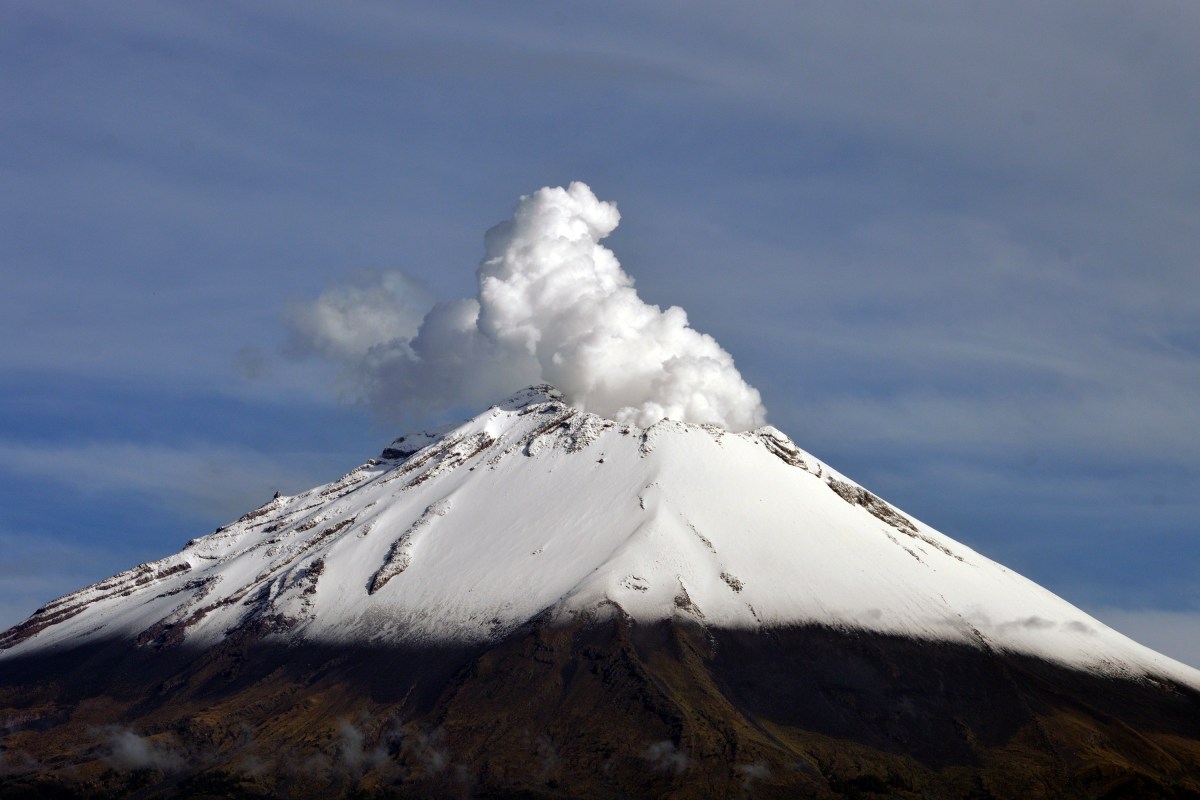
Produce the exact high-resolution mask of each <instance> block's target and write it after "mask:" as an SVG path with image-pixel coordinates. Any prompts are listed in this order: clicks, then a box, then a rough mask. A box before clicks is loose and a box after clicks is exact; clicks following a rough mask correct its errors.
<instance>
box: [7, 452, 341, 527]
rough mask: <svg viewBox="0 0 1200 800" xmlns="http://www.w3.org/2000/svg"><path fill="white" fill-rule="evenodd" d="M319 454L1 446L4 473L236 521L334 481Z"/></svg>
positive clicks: (75, 489) (87, 492)
mask: <svg viewBox="0 0 1200 800" xmlns="http://www.w3.org/2000/svg"><path fill="white" fill-rule="evenodd" d="M320 461H321V459H320V458H319V457H317V456H315V455H314V454H306V453H294V452H293V453H286V452H281V453H276V454H271V455H267V454H264V453H262V452H259V451H254V450H249V449H243V448H238V447H231V446H227V445H212V444H186V443H180V444H178V445H171V444H140V443H134V442H121V441H118V442H101V441H91V442H80V443H72V444H61V443H55V444H24V443H20V444H18V443H13V442H0V469H2V470H4V471H7V472H9V473H12V474H16V475H21V476H25V477H30V478H35V479H39V480H44V481H48V482H50V483H53V484H57V485H60V486H63V487H65V488H69V489H71V490H74V491H78V492H83V493H85V494H92V495H100V494H106V493H112V492H127V493H130V494H135V495H141V496H144V497H148V498H150V499H152V500H154V501H155V502H158V503H161V504H163V505H166V506H169V507H172V508H177V509H185V510H188V511H191V512H196V513H202V514H205V515H213V514H217V515H222V516H237V515H239V514H241V513H244V512H245V511H246V510H248V509H250V508H254V507H256V506H258V505H261V504H262V503H263V502H265V501H266V500H268V499H269V498H270V497H271V494H272V493H273V492H274V491H276V490H282V491H285V492H286V491H292V492H295V491H301V490H303V489H307V488H310V487H311V486H314V485H317V484H319V483H323V482H325V481H328V480H331V479H332V478H334V477H336V476H334V475H330V474H329V472H328V467H327V466H326V467H325V468H324V469H322V468H321V466H320Z"/></svg>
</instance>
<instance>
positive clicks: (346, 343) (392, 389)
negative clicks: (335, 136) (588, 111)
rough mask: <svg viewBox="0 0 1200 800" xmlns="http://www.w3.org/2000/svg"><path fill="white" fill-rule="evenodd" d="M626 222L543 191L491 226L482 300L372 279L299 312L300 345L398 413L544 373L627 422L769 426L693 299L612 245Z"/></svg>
mask: <svg viewBox="0 0 1200 800" xmlns="http://www.w3.org/2000/svg"><path fill="white" fill-rule="evenodd" d="M619 221H620V214H618V213H617V207H616V205H614V204H613V203H609V202H604V201H601V200H599V199H597V198H596V195H595V194H593V193H592V190H591V189H590V188H588V186H587V185H585V184H583V183H579V182H575V183H572V184H571V185H570V186H568V187H567V188H565V189H563V188H561V187H559V188H550V187H547V188H543V189H539V190H538V191H536V192H534V193H533V194H531V195H528V196H525V197H522V198H521V199H520V201H519V202H518V203H517V207H516V210H515V211H514V213H513V216H512V219H510V220H508V221H506V222H502V223H501V224H499V225H497V226H495V227H494V228H492V229H491V230H489V231H488V232H487V235H486V236H485V240H484V241H485V255H484V259H483V262H482V263H481V264H480V266H479V269H478V271H477V273H476V274H477V277H478V280H479V292H478V295H477V297H474V298H468V299H462V300H457V301H454V302H450V303H439V304H430V303H429V302H428V301H427V300H426V299H425V297H424V294H423V292H422V291H421V290H420V289H419V288H418V287H417V286H416V285H415V284H414V283H413V282H412V281H411V280H409V279H407V278H405V277H404V276H403V275H401V274H400V273H387V274H383V275H377V276H373V277H370V278H368V279H360V280H359V281H358V282H357V283H355V284H354V285H352V286H349V287H343V288H339V289H334V290H331V291H328V292H326V293H324V294H323V295H321V297H320V298H319V299H318V300H317V302H316V303H315V304H313V305H311V306H304V307H296V308H293V309H292V310H291V311H290V313H289V314H288V323H289V327H290V329H291V341H290V350H291V352H293V353H295V354H300V355H320V356H323V357H326V358H329V359H332V360H334V361H335V362H336V363H338V364H339V365H340V366H341V367H342V368H343V370H344V373H345V375H346V377H347V378H348V379H349V381H350V385H351V387H352V389H353V391H354V393H355V394H356V395H357V396H358V397H359V398H360V399H363V400H365V401H366V402H368V403H369V404H370V405H371V406H372V407H374V408H375V409H376V410H378V411H380V412H382V413H383V414H384V415H385V416H388V417H392V418H404V417H406V416H410V415H413V414H419V413H422V412H425V411H429V410H432V409H438V408H444V407H447V406H451V407H452V406H459V405H477V404H480V403H482V402H487V401H490V400H496V399H499V397H500V396H502V395H504V394H508V393H511V392H512V391H515V390H517V389H519V388H522V387H523V386H527V385H530V384H533V383H541V382H545V383H550V384H553V385H554V386H556V387H557V388H558V389H559V390H561V391H562V392H563V394H564V396H565V398H566V400H567V401H568V402H570V403H572V404H574V405H577V406H580V407H582V408H585V409H587V410H589V411H593V412H595V413H597V414H601V415H603V416H606V417H609V418H611V419H615V420H617V421H620V422H630V423H633V424H636V425H641V426H646V425H650V424H652V423H654V422H657V421H658V420H660V419H663V418H664V417H665V418H670V419H675V420H679V421H682V422H695V423H709V424H713V425H718V426H720V427H723V428H727V429H730V430H746V429H749V428H754V427H758V426H760V425H762V424H763V423H764V422H765V410H764V409H763V406H762V402H761V398H760V397H759V393H758V391H757V390H756V389H754V388H753V387H752V386H750V385H749V384H747V383H746V382H745V380H743V379H742V376H741V375H740V374H739V373H738V371H737V368H736V367H735V366H734V363H733V358H732V356H730V355H729V353H727V352H726V351H725V350H724V349H722V348H721V346H720V345H719V344H717V342H716V340H715V339H713V338H712V337H711V336H708V335H707V334H703V333H699V332H698V331H696V330H693V329H692V328H691V327H689V326H688V320H687V313H686V312H685V311H684V310H683V309H682V308H679V307H678V306H672V307H670V308H668V309H666V310H665V311H664V310H663V309H661V308H659V307H658V306H654V305H650V304H648V303H645V302H644V301H643V300H642V299H641V298H640V297H638V294H637V291H636V290H635V289H634V288H633V279H632V278H631V277H629V276H628V275H627V274H626V273H625V272H624V271H623V270H622V269H621V265H620V264H619V263H618V261H617V259H616V257H615V256H614V255H613V253H612V251H610V250H609V249H608V248H606V247H604V246H603V245H602V244H600V241H601V240H602V239H604V238H605V237H606V236H608V235H609V234H610V233H612V232H613V230H614V229H615V228H616V227H617V223H618V222H619Z"/></svg>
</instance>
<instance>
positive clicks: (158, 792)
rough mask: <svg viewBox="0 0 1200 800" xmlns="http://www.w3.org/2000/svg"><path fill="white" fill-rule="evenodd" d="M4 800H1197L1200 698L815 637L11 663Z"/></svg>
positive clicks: (587, 632) (943, 646)
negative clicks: (659, 799) (274, 799)
mask: <svg viewBox="0 0 1200 800" xmlns="http://www.w3.org/2000/svg"><path fill="white" fill-rule="evenodd" d="M0 736H2V737H3V738H2V747H3V750H0V798H15V797H30V798H33V797H39V798H40V797H55V796H63V797H68V796H69V797H121V796H135V797H164V796H166V797H196V798H200V797H212V798H216V797H223V798H233V797H276V796H277V797H364V798H368V797H369V798H390V797H513V798H517V797H528V798H535V797H546V798H559V797H561V798H567V797H571V798H579V797H596V798H621V797H633V798H643V797H671V798H691V797H696V798H701V797H703V798H711V797H763V798H772V797H778V798H795V797H914V798H915V797H947V798H950V797H953V798H965V797H978V798H1010V797H1020V798H1028V799H1029V800H1033V798H1059V797H1061V798H1078V797H1093V798H1125V797H1128V798H1188V797H1196V798H1200V693H1197V692H1195V691H1194V690H1191V689H1188V688H1186V687H1180V686H1173V685H1170V684H1167V683H1164V682H1153V681H1139V682H1135V681H1128V680H1118V679H1112V678H1103V677H1100V676H1097V675H1092V674H1088V673H1083V672H1078V671H1074V670H1070V669H1067V668H1064V667H1061V666H1056V665H1053V664H1049V663H1047V662H1044V661H1039V660H1036V659H1033V658H1028V657H1023V656H1015V655H1012V654H1004V653H996V652H991V651H988V650H985V649H980V648H974V647H967V646H963V645H953V644H947V643H935V642H921V641H915V640H912V639H906V638H902V637H891V636H883V635H878V634H867V633H862V632H850V631H836V630H831V629H828V628H818V627H804V628H790V629H783V630H774V631H770V632H751V631H724V630H712V629H705V628H701V627H698V626H694V625H679V624H666V623H664V624H659V625H635V624H632V623H628V622H623V621H622V622H614V623H605V624H594V625H579V626H575V627H569V628H561V627H552V626H548V625H534V626H531V627H530V628H528V629H526V630H524V631H522V632H520V633H519V634H516V635H513V636H510V637H509V638H507V639H505V640H503V641H501V642H499V643H498V644H495V645H491V646H478V647H419V648H418V647H395V648H369V649H368V648H333V647H318V646H313V645H297V646H287V645H281V644H276V643H270V642H267V641H263V640H250V639H242V640H230V641H227V642H225V643H224V644H222V645H220V646H219V647H216V648H213V649H212V650H208V651H194V650H188V649H187V648H183V647H178V648H167V649H161V650H154V649H151V648H135V647H133V646H131V645H120V644H117V643H109V644H106V645H102V646H93V647H89V648H86V649H78V650H74V651H70V652H62V653H58V654H55V655H50V656H41V657H36V658H26V659H20V660H11V661H4V662H0Z"/></svg>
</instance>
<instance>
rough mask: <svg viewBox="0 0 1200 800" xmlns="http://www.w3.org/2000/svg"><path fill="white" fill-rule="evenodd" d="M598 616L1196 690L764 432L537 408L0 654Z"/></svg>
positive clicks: (264, 515)
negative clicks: (931, 646) (889, 648)
mask: <svg viewBox="0 0 1200 800" xmlns="http://www.w3.org/2000/svg"><path fill="white" fill-rule="evenodd" d="M614 615H622V616H627V617H630V618H633V619H636V620H644V621H656V620H664V619H672V618H678V619H687V620H690V621H693V622H697V623H699V624H703V625H710V626H716V627H729V628H751V629H757V628H770V627H774V626H788V625H808V624H818V625H828V626H833V627H838V628H854V629H862V630H868V631H878V632H884V633H893V634H900V635H906V636H912V637H917V638H921V639H935V640H947V641H956V642H964V643H967V644H971V645H973V646H980V647H988V648H994V649H997V650H1012V651H1015V652H1022V653H1029V654H1032V655H1036V656H1041V657H1044V658H1048V659H1051V660H1054V661H1057V662H1060V663H1064V664H1068V665H1072V666H1076V667H1082V668H1086V669H1091V670H1095V671H1100V672H1103V673H1105V674H1118V675H1124V676H1129V677H1140V676H1155V677H1157V678H1163V679H1168V680H1174V681H1177V682H1182V683H1187V684H1189V685H1193V686H1196V687H1197V688H1200V674H1198V673H1197V672H1196V671H1195V670H1192V669H1191V668H1188V667H1185V666H1183V665H1181V664H1178V663H1177V662H1174V661H1172V660H1171V659H1168V658H1166V657H1165V656H1161V655H1159V654H1157V653H1154V652H1153V651H1151V650H1148V649H1147V648H1144V647H1141V646H1140V645H1137V644H1136V643H1134V642H1132V641H1130V640H1129V639H1127V638H1125V637H1124V636H1121V635H1120V634H1118V633H1116V632H1115V631H1112V630H1111V629H1109V628H1107V627H1105V626H1104V625H1103V624H1101V623H1100V622H1098V621H1096V620H1094V619H1092V618H1091V617H1089V616H1088V615H1086V614H1084V613H1083V612H1082V611H1080V610H1079V609H1077V608H1075V607H1074V606H1072V605H1071V604H1069V603H1067V602H1065V601H1063V600H1062V599H1060V598H1058V597H1056V596H1055V595H1053V594H1051V593H1050V592H1048V591H1046V590H1045V589H1042V588H1041V587H1039V586H1037V585H1035V584H1033V583H1032V582H1030V581H1028V580H1026V579H1025V578H1022V577H1021V576H1019V575H1016V574H1015V573H1013V572H1011V571H1010V570H1007V569H1005V568H1004V567H1002V566H1000V565H998V564H996V563H994V562H992V561H990V560H989V559H987V558H985V557H984V556H982V555H980V554H978V553H976V552H974V551H973V550H971V549H970V548H968V547H966V546H964V545H962V544H961V543H958V542H956V541H954V540H953V539H950V538H949V537H947V536H945V535H943V534H941V533H939V532H938V531H936V530H934V529H932V528H930V527H929V526H927V525H924V524H923V523H921V522H920V521H919V520H916V519H913V518H911V517H909V516H908V515H906V514H904V513H903V512H901V511H899V510H898V509H896V508H895V507H893V506H891V505H890V504H888V503H887V502H885V501H884V500H882V499H880V498H879V497H877V496H875V495H874V494H872V493H870V492H869V491H867V490H866V489H864V488H863V487H861V486H859V485H858V484H856V483H854V482H853V481H851V480H849V479H848V478H846V477H845V476H844V475H842V474H841V473H839V472H837V471H836V470H834V469H831V468H830V467H829V466H828V465H826V464H824V463H822V462H821V461H820V460H818V459H817V458H815V457H813V456H812V455H811V454H809V453H807V452H805V451H803V450H802V449H800V448H799V447H797V446H796V445H795V443H793V442H792V441H791V440H790V439H789V438H788V437H787V436H785V435H784V434H783V433H781V432H779V431H777V430H775V429H774V428H771V427H769V426H768V427H765V428H761V429H758V430H755V431H748V432H742V433H729V432H727V431H724V430H722V429H720V428H716V427H714V426H706V425H694V424H683V423H679V422H672V421H670V420H663V421H660V422H658V423H655V424H654V425H651V426H649V427H647V428H638V427H636V426H633V425H630V424H624V423H618V422H614V421H612V420H608V419H605V418H603V417H599V416H597V415H595V414H590V413H586V412H582V411H580V410H578V409H576V408H573V407H571V406H569V405H567V404H566V403H564V402H563V401H562V398H561V395H559V394H558V393H557V392H556V391H554V390H553V389H552V388H551V387H547V386H538V387H531V388H529V389H527V390H524V391H522V392H520V393H518V394H517V395H514V396H513V397H511V398H509V399H507V400H505V401H504V402H502V403H499V404H497V405H496V406H493V407H492V408H490V409H488V410H487V411H485V412H483V413H482V414H480V415H478V416H476V417H474V418H473V419H470V420H467V421H465V422H463V423H461V424H459V425H453V426H446V427H444V428H440V429H437V430H434V431H428V432H423V433H417V434H410V435H408V436H403V437H400V438H398V439H396V440H394V441H393V442H391V443H390V444H389V445H388V447H387V448H385V449H384V450H383V452H382V453H381V454H380V455H379V457H377V458H373V459H370V460H368V461H367V462H365V463H364V464H363V465H361V466H359V467H357V468H356V469H354V470H351V471H350V472H349V473H347V474H346V475H344V476H342V477H341V478H339V479H338V480H335V481H333V482H331V483H329V484H325V485H323V486H318V487H315V488H313V489H311V490H309V491H307V492H303V493H301V494H298V495H295V496H291V497H287V496H278V497H275V498H273V499H272V500H270V501H269V502H267V503H266V504H264V505H263V506H261V507H259V508H257V509H255V510H253V511H251V512H249V513H248V514H246V515H244V516H243V517H241V518H240V519H238V520H237V521H235V522H233V523H230V524H229V525H226V526H223V527H221V528H219V529H217V530H216V531H215V532H213V533H211V534H209V535H207V536H203V537H199V538H197V539H194V540H192V541H189V542H188V543H187V545H186V546H185V548H184V549H183V551H181V552H180V553H178V554H176V555H173V556H170V557H168V558H166V559H162V560H161V561H157V562H152V563H150V564H144V565H140V566H138V567H135V568H134V569H132V570H129V571H127V572H124V573H121V574H120V575H118V576H115V577H114V578H110V579H108V580H106V581H102V582H100V583H98V584H95V585H94V586H91V587H87V588H85V589H82V590H80V591H78V592H73V593H71V594H70V595H67V596H66V597H63V598H60V599H59V600H56V601H54V602H52V603H48V604H47V605H46V606H45V607H43V608H42V609H39V611H38V612H37V613H35V614H34V615H33V616H32V617H31V618H30V619H29V620H26V621H25V622H23V623H21V625H18V626H16V627H15V628H12V629H10V630H9V631H7V632H5V633H3V634H0V658H4V657H6V656H11V655H14V654H19V653H23V652H31V651H34V650H37V649H41V648H49V647H58V646H66V645H69V644H74V643H79V642H83V641H90V640H93V639H96V638H99V637H114V636H115V637H120V638H127V639H129V640H130V641H133V642H137V643H138V644H140V645H141V646H144V647H151V648H157V647H170V646H175V645H178V644H181V643H185V642H186V643H188V644H191V645H196V646H206V645H209V644H212V643H214V642H217V641H220V640H221V639H222V638H224V637H226V636H228V635H231V634H235V633H237V634H247V633H248V634H252V635H255V636H261V635H266V636H273V637H283V638H298V639H304V640H307V641H321V642H354V643H371V642H388V641H395V640H397V639H403V640H406V641H481V640H486V639H489V638H493V637H497V636H502V635H504V634H506V633H508V632H510V631H513V630H515V629H516V628H518V627H520V626H522V625H524V624H526V623H528V622H529V621H530V620H534V619H545V620H551V621H559V622H570V621H574V620H580V619H583V620H604V619H608V618H611V617H612V616H614Z"/></svg>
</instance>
